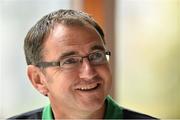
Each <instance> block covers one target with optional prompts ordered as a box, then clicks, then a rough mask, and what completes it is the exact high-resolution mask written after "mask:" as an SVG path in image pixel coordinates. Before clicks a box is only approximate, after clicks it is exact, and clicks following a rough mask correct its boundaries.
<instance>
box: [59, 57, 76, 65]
mask: <svg viewBox="0 0 180 120" xmlns="http://www.w3.org/2000/svg"><path fill="white" fill-rule="evenodd" d="M78 62H79V59H78V58H77V57H70V58H65V59H63V60H62V61H61V65H72V64H76V63H78Z"/></svg>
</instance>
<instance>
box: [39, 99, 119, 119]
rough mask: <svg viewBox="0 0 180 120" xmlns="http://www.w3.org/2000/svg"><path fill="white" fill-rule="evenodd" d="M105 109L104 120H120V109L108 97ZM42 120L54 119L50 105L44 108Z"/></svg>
mask: <svg viewBox="0 0 180 120" xmlns="http://www.w3.org/2000/svg"><path fill="white" fill-rule="evenodd" d="M105 102H106V109H105V114H104V119H122V108H121V107H120V106H118V104H117V103H116V102H115V101H114V100H113V99H112V98H111V97H110V96H107V97H106V101H105ZM42 119H43V120H45V119H54V116H53V112H52V109H51V105H50V104H49V105H48V106H46V107H44V109H43V113H42Z"/></svg>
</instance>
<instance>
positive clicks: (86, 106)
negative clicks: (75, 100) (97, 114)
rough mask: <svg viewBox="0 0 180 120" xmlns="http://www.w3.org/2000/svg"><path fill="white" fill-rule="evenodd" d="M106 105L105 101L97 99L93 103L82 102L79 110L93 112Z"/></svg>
mask: <svg viewBox="0 0 180 120" xmlns="http://www.w3.org/2000/svg"><path fill="white" fill-rule="evenodd" d="M103 105H104V99H98V100H97V99H96V100H93V101H81V104H80V105H79V108H80V109H81V110H83V111H87V112H93V111H97V110H99V109H101V108H102V107H103Z"/></svg>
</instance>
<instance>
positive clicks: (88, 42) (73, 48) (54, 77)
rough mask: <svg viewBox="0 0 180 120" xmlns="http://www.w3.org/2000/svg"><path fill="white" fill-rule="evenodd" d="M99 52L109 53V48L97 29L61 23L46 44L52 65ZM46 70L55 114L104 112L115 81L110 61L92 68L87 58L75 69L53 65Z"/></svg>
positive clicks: (45, 81) (49, 95) (45, 76)
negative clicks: (112, 83)
mask: <svg viewBox="0 0 180 120" xmlns="http://www.w3.org/2000/svg"><path fill="white" fill-rule="evenodd" d="M96 51H105V48H104V44H103V41H102V39H101V37H100V36H99V34H98V33H97V32H96V31H95V29H94V28H92V27H90V26H87V25H86V26H66V25H62V24H58V25H57V26H56V27H54V29H53V30H52V31H51V33H50V35H49V37H48V38H47V40H46V41H45V43H44V49H43V56H44V61H47V62H51V61H59V60H61V59H62V58H64V57H69V56H87V55H88V54H90V53H93V52H96ZM44 71H45V72H44V78H43V79H44V80H43V81H44V83H43V84H44V85H45V88H46V89H47V90H46V91H47V92H46V94H47V95H48V97H49V99H50V102H51V106H52V109H53V112H55V113H54V114H56V113H58V114H62V115H63V114H65V112H66V113H71V112H74V113H75V112H79V113H83V112H84V113H93V112H96V111H98V110H102V109H103V106H104V100H105V97H106V96H107V95H108V93H109V91H110V88H111V82H112V80H111V79H112V78H111V72H110V68H109V64H108V62H105V63H103V64H100V65H92V64H90V62H89V61H88V59H86V58H84V59H83V61H82V64H80V65H79V66H77V67H76V68H73V69H64V68H61V67H59V66H53V67H48V68H45V69H44ZM57 111H58V112H57Z"/></svg>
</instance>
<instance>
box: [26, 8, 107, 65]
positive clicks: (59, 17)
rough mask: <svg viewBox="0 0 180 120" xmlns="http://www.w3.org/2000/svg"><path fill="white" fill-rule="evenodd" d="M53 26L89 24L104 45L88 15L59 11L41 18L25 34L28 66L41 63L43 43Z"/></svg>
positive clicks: (102, 36)
mask: <svg viewBox="0 0 180 120" xmlns="http://www.w3.org/2000/svg"><path fill="white" fill-rule="evenodd" d="M55 24H63V25H80V26H81V25H86V24H89V25H91V26H92V27H93V28H95V29H96V31H97V32H98V33H99V35H100V36H101V38H102V40H103V42H104V44H105V40H104V32H103V30H102V28H101V27H100V26H99V25H98V23H97V22H96V21H95V20H94V19H93V18H92V17H91V16H90V15H88V14H87V13H84V12H81V11H75V10H64V9H60V10H58V11H54V12H52V13H49V14H47V15H45V16H44V17H42V18H41V19H40V20H39V21H38V22H37V23H36V24H35V25H34V26H33V27H32V28H31V29H30V30H29V32H28V33H27V35H26V37H25V40H24V52H25V57H26V62H27V64H28V65H31V64H35V65H36V64H37V63H39V62H42V61H43V55H42V50H43V43H44V42H45V40H46V38H47V37H48V36H49V34H50V31H51V30H52V29H53V27H54V26H55Z"/></svg>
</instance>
